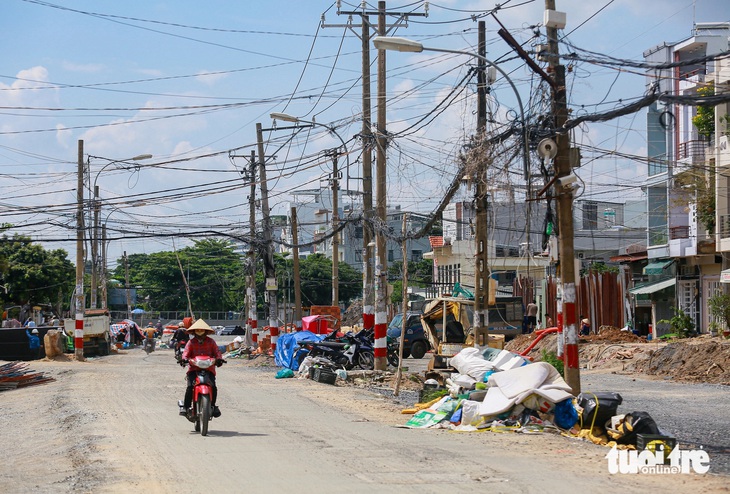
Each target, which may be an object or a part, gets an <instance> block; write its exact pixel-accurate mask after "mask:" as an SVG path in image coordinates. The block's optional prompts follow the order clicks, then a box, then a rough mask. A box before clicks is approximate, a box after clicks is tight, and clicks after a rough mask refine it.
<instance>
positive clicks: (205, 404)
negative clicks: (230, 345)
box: [178, 356, 226, 436]
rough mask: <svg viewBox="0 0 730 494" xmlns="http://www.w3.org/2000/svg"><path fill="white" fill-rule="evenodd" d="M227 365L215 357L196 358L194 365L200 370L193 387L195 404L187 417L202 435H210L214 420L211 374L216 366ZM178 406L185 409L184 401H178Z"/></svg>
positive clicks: (184, 362) (196, 374) (184, 363)
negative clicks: (211, 422) (209, 426)
mask: <svg viewBox="0 0 730 494" xmlns="http://www.w3.org/2000/svg"><path fill="white" fill-rule="evenodd" d="M189 363H190V362H188V361H186V360H183V361H182V362H181V365H187V364H189ZM224 363H226V361H225V360H223V359H220V360H216V359H215V358H213V357H203V356H199V357H195V358H194V359H192V364H193V365H194V366H195V367H197V368H198V369H199V370H197V371H196V372H195V384H194V385H193V402H192V406H191V407H190V409H189V410H188V414H187V415H186V417H187V419H188V420H189V421H190V422H193V423H194V424H195V432H200V435H202V436H206V435H208V422H210V420H211V419H212V418H213V405H212V404H211V402H212V400H213V385H212V384H211V382H210V376H211V372H210V371H209V370H208V369H212V367H213V366H214V365H217V366H219V367H220V366H221V365H223V364H224ZM178 406H179V407H183V406H184V403H183V400H179V401H178Z"/></svg>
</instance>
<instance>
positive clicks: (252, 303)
mask: <svg viewBox="0 0 730 494" xmlns="http://www.w3.org/2000/svg"><path fill="white" fill-rule="evenodd" d="M248 179H249V181H250V186H251V190H250V192H249V195H248V224H249V235H250V239H249V241H248V269H249V271H248V288H247V290H246V292H247V295H248V318H247V322H248V331H246V333H247V334H248V335H249V337H250V338H251V342H250V343H251V345H253V346H256V345H258V342H259V329H258V313H257V311H256V248H255V247H254V245H255V241H256V151H251V160H250V161H249V168H248Z"/></svg>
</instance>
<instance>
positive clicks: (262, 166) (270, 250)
mask: <svg viewBox="0 0 730 494" xmlns="http://www.w3.org/2000/svg"><path fill="white" fill-rule="evenodd" d="M256 140H257V142H258V151H259V180H261V185H260V187H261V214H262V216H263V222H262V231H263V237H264V244H265V245H266V256H265V257H264V277H265V284H266V293H267V294H268V297H269V328H270V329H269V331H272V333H273V332H275V333H276V336H278V334H279V333H278V329H279V320H278V316H279V306H278V304H277V300H276V292H277V288H278V287H277V284H276V269H275V266H274V244H273V242H272V241H271V216H270V215H269V187H268V184H267V182H266V159H265V157H264V156H265V155H264V135H263V130H262V128H261V124H260V123H257V124H256ZM271 328H275V330H274V329H271ZM275 339H276V338H275V336H274V334H272V335H271V344H272V346H273V345H275V344H276V341H275Z"/></svg>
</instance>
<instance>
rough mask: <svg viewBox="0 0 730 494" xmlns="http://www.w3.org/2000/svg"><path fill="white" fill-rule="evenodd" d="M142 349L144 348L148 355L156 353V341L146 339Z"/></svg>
mask: <svg viewBox="0 0 730 494" xmlns="http://www.w3.org/2000/svg"><path fill="white" fill-rule="evenodd" d="M142 347H143V348H144V351H145V352H147V355H149V354H150V353H152V352H154V351H155V339H154V338H150V337H146V338H145V339H144V343H143V346H142Z"/></svg>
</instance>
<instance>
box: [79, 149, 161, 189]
mask: <svg viewBox="0 0 730 494" xmlns="http://www.w3.org/2000/svg"><path fill="white" fill-rule="evenodd" d="M91 158H96V159H103V160H107V159H109V158H104V157H103V156H92V155H87V160H88V161H91ZM150 158H152V155H151V154H138V155H137V156H134V157H132V158H127V159H123V160H112V161H109V163H107V164H106V165H104V166H102V167H101V170H99V171H98V172H96V176H95V177H94V185H93V187H92V189H91V190H92V191H93V190H94V189H95V188H96V182H97V180H99V175H101V172H103V171H104V170H105V169H106V168H107V167H109V166H111V165H116V164H118V163H126V162H128V161H143V160H148V159H150Z"/></svg>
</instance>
